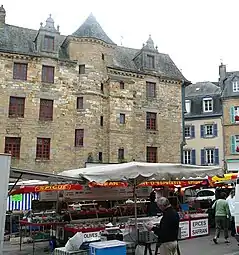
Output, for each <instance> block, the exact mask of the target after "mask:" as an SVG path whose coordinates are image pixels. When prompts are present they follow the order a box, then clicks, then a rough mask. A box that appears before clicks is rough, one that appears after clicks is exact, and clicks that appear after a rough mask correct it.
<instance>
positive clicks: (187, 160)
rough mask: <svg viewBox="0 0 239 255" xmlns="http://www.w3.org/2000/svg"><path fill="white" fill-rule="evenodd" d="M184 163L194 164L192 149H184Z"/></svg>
mask: <svg viewBox="0 0 239 255" xmlns="http://www.w3.org/2000/svg"><path fill="white" fill-rule="evenodd" d="M183 164H186V165H191V164H192V150H184V151H183Z"/></svg>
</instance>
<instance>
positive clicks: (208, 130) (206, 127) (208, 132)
mask: <svg viewBox="0 0 239 255" xmlns="http://www.w3.org/2000/svg"><path fill="white" fill-rule="evenodd" d="M204 135H205V136H212V135H213V124H210V125H204Z"/></svg>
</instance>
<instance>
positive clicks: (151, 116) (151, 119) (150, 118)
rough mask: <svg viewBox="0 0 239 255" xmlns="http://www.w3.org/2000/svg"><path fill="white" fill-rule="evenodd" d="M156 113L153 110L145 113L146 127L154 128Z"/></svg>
mask: <svg viewBox="0 0 239 255" xmlns="http://www.w3.org/2000/svg"><path fill="white" fill-rule="evenodd" d="M156 119H157V114H156V113H154V112H147V113H146V129H149V130H156Z"/></svg>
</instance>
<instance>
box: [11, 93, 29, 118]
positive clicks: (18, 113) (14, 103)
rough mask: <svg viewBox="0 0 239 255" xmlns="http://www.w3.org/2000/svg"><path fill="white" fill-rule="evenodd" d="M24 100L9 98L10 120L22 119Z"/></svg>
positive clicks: (22, 98) (21, 98)
mask: <svg viewBox="0 0 239 255" xmlns="http://www.w3.org/2000/svg"><path fill="white" fill-rule="evenodd" d="M24 111H25V98H24V97H10V100H9V111H8V116H9V117H10V118H24Z"/></svg>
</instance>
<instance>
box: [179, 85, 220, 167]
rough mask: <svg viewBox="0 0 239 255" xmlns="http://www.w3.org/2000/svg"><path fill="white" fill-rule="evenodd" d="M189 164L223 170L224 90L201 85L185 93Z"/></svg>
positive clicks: (185, 160) (185, 150)
mask: <svg viewBox="0 0 239 255" xmlns="http://www.w3.org/2000/svg"><path fill="white" fill-rule="evenodd" d="M185 107H186V112H185V116H184V118H185V131H184V132H185V139H186V145H185V146H184V152H183V160H184V163H185V164H196V165H221V166H223V129H222V104H221V88H220V87H219V86H218V84H215V83H212V82H198V83H196V84H191V85H189V86H188V87H186V90H185Z"/></svg>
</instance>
